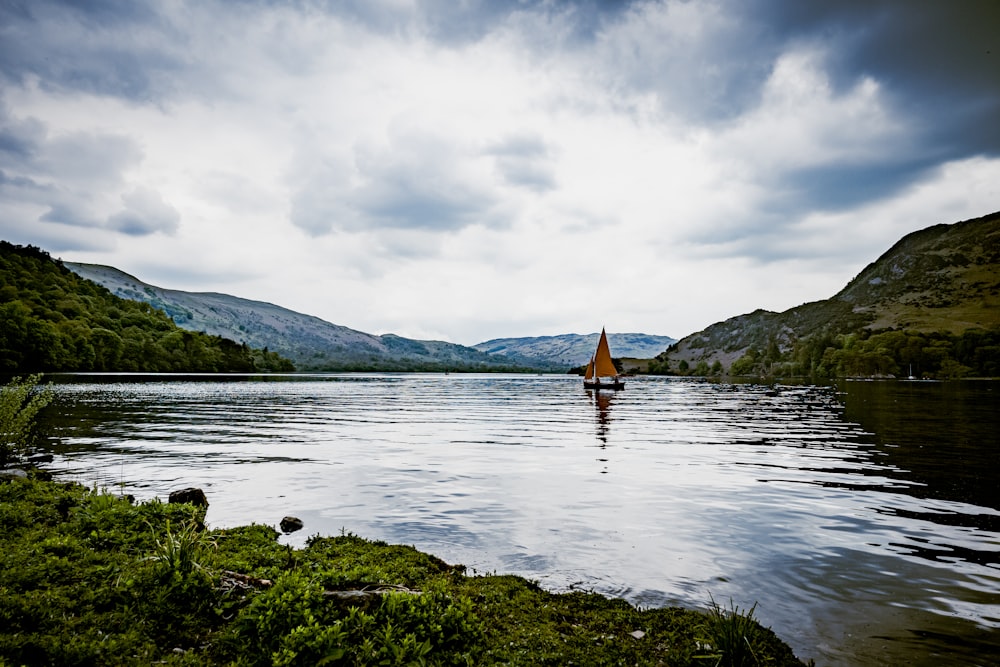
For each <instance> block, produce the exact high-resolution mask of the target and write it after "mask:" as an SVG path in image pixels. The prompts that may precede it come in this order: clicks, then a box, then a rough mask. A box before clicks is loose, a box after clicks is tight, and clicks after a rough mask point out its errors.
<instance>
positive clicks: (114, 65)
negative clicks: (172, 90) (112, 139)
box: [0, 0, 182, 101]
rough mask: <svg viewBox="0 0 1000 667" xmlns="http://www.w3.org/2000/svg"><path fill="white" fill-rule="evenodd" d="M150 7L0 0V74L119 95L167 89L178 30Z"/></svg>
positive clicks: (104, 0) (145, 96)
mask: <svg viewBox="0 0 1000 667" xmlns="http://www.w3.org/2000/svg"><path fill="white" fill-rule="evenodd" d="M152 7H153V5H147V4H146V3H141V2H139V3H137V2H128V1H126V0H121V1H117V0H98V1H95V2H89V1H86V2H85V1H80V2H71V1H61V2H60V1H51V0H30V1H23V2H16V1H15V2H2V3H0V73H2V75H3V77H4V78H6V79H7V80H8V81H11V82H15V83H24V82H25V81H26V80H27V79H28V78H30V77H38V81H39V83H40V85H41V86H43V87H45V88H52V89H62V90H79V91H84V92H88V93H97V94H101V95H112V96H116V97H123V98H127V99H136V100H146V101H148V100H154V99H158V98H160V97H162V95H164V94H165V93H166V92H167V88H168V87H169V84H168V83H167V79H166V78H165V77H164V76H163V75H164V74H166V73H172V72H175V71H177V70H178V69H180V67H181V64H182V60H181V58H180V57H179V56H178V55H177V54H178V53H179V50H178V48H177V47H178V43H179V42H180V41H181V40H180V35H179V34H178V33H177V31H175V30H174V29H173V28H171V27H170V25H169V23H168V22H167V21H165V20H164V19H162V18H161V17H160V16H158V15H157V14H156V13H155V12H154V11H153V9H152Z"/></svg>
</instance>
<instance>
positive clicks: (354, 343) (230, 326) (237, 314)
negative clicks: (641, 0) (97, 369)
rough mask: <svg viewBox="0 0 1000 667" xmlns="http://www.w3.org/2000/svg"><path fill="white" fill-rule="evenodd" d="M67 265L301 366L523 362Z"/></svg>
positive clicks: (177, 317)
mask: <svg viewBox="0 0 1000 667" xmlns="http://www.w3.org/2000/svg"><path fill="white" fill-rule="evenodd" d="M65 265H66V267H67V268H69V269H70V270H72V271H74V272H75V273H77V274H79V275H80V276H82V277H83V278H87V279H88V280H92V281H93V282H95V283H97V284H99V285H102V286H104V287H106V288H107V289H108V290H110V291H111V292H112V293H113V294H116V295H118V296H120V297H123V298H126V299H133V300H136V301H143V302H146V303H149V304H150V305H152V306H154V307H156V308H159V309H161V310H163V311H164V312H166V313H167V314H168V315H169V316H170V318H171V319H172V320H173V321H174V322H176V323H177V325H178V326H180V327H182V328H184V329H187V330H190V331H205V332H207V333H209V334H213V335H219V336H225V337H228V338H233V339H234V340H237V341H240V342H246V343H247V344H248V345H250V346H251V347H259V348H266V349H268V350H271V351H273V352H278V353H279V354H281V355H282V356H284V357H287V358H289V359H291V360H292V362H293V363H294V364H295V367H296V369H297V370H300V371H309V370H313V371H319V370H330V371H346V370H380V371H414V370H456V371H471V370H503V369H508V368H510V369H513V368H515V367H517V366H524V365H525V364H517V363H516V362H515V361H513V360H512V359H510V358H507V357H502V356H492V355H489V354H486V353H484V352H481V351H479V350H476V349H473V348H470V347H465V346H463V345H455V344H453V343H445V342H441V341H418V340H411V339H408V338H403V337H401V336H395V335H392V334H386V335H382V336H376V335H373V334H368V333H364V332H362V331H356V330H354V329H349V328H348V327H344V326H340V325H337V324H331V323H330V322H327V321H325V320H321V319H320V318H318V317H313V316H311V315H304V314H302V313H297V312H295V311H292V310H288V309H287V308H282V307H281V306H276V305H274V304H271V303H265V302H262V301H251V300H249V299H241V298H239V297H235V296H229V295H227V294H218V293H214V292H184V291H180V290H171V289H164V288H162V287H156V286H154V285H148V284H146V283H144V282H142V281H141V280H139V279H138V278H136V277H135V276H131V275H129V274H127V273H124V272H122V271H119V270H118V269H115V268H112V267H110V266H100V265H95V264H78V263H74V262H65ZM528 365H531V364H528ZM532 367H534V366H532Z"/></svg>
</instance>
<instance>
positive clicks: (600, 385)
mask: <svg viewBox="0 0 1000 667" xmlns="http://www.w3.org/2000/svg"><path fill="white" fill-rule="evenodd" d="M583 388H584V389H614V390H618V389H624V388H625V383H624V382H622V381H621V380H617V381H615V382H588V381H587V380H584V381H583Z"/></svg>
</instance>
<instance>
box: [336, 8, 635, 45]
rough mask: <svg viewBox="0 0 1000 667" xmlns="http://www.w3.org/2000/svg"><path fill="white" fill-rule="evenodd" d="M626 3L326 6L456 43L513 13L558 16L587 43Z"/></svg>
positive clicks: (389, 28) (382, 28)
mask: <svg viewBox="0 0 1000 667" xmlns="http://www.w3.org/2000/svg"><path fill="white" fill-rule="evenodd" d="M631 4H633V3H632V2H631V1H624V0H465V1H463V2H455V1H454V0H417V1H416V2H415V3H413V5H412V7H411V8H410V9H409V11H401V10H400V8H399V7H398V6H394V5H392V4H388V5H387V6H383V5H380V3H377V2H371V0H348V1H347V2H328V3H326V7H327V9H328V10H329V11H330V12H331V13H336V14H340V15H342V16H347V17H350V18H351V19H353V20H355V21H357V22H359V23H362V24H364V25H366V26H367V27H369V28H371V29H373V30H376V31H379V32H384V33H395V32H402V31H405V30H410V29H416V30H420V31H422V32H424V33H426V34H427V35H428V36H429V37H430V38H431V39H434V40H436V41H438V42H441V43H444V44H449V45H458V44H465V43H469V42H474V41H477V40H479V39H481V38H483V37H484V36H486V35H487V34H489V33H490V32H491V31H494V30H496V29H497V28H498V27H500V26H501V25H502V24H503V23H504V22H505V21H507V20H509V19H510V18H511V17H512V16H515V15H518V16H523V17H527V18H529V19H530V18H532V17H534V19H535V20H537V21H540V22H544V21H545V20H547V19H550V18H553V17H559V18H560V20H561V21H563V22H564V23H565V25H566V27H567V28H568V29H569V30H570V34H571V35H572V36H573V37H575V38H577V39H581V40H588V39H591V38H592V37H593V36H594V34H595V33H596V32H597V31H598V30H599V29H600V28H601V27H602V26H603V25H605V23H606V22H607V21H609V20H613V19H614V18H615V17H616V16H619V15H620V14H621V13H622V12H623V11H625V10H626V9H627V8H628V7H629V5H631ZM549 37H550V38H551V37H552V35H550V36H549Z"/></svg>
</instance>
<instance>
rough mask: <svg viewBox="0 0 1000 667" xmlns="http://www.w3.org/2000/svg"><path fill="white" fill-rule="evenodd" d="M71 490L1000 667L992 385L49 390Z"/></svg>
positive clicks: (853, 657)
mask: <svg viewBox="0 0 1000 667" xmlns="http://www.w3.org/2000/svg"><path fill="white" fill-rule="evenodd" d="M55 388H56V392H57V397H56V402H55V405H54V407H53V408H52V409H50V410H49V411H48V413H47V416H46V420H47V421H48V422H49V424H48V425H49V426H50V428H51V431H52V432H53V434H54V435H55V436H56V437H57V438H58V442H56V443H54V444H53V445H52V447H53V450H54V453H55V454H56V460H55V462H54V463H53V464H52V466H53V469H54V470H55V471H56V472H57V473H58V474H60V476H62V477H65V478H71V479H75V480H78V481H80V482H83V483H86V484H88V485H94V484H96V485H97V486H99V487H106V488H108V489H109V490H112V491H115V492H118V491H119V490H120V489H121V490H124V492H126V493H131V494H134V495H135V496H136V497H137V498H138V499H145V498H150V497H154V496H157V497H160V498H163V499H165V498H166V496H167V494H168V493H169V492H170V491H172V490H175V489H178V488H183V487H187V486H198V487H201V488H202V489H204V490H205V492H206V494H207V495H208V499H209V502H210V503H211V505H210V507H209V510H208V516H207V521H208V523H209V524H210V526H212V527H216V528H219V527H227V526H233V525H242V524H249V523H253V522H256V523H266V524H271V525H277V523H278V522H279V521H280V519H281V518H282V516H284V515H294V516H297V517H299V518H301V519H302V520H303V521H304V522H305V529H304V530H303V531H300V532H299V533H294V534H292V535H290V536H286V537H283V538H282V540H283V541H285V542H287V543H290V544H294V545H301V544H302V543H304V541H305V539H306V538H307V537H308V536H310V535H314V534H317V533H319V534H323V535H332V534H339V533H341V532H342V531H346V532H349V533H354V534H357V535H360V536H363V537H367V538H371V539H381V540H386V541H388V542H392V543H402V544H412V545H414V546H416V547H417V548H419V549H421V550H424V551H427V552H430V553H433V554H435V555H437V556H439V557H441V558H443V559H444V560H446V561H449V562H452V563H463V564H465V565H466V566H467V567H468V568H469V573H470V574H472V573H493V572H498V573H513V574H519V575H523V576H525V577H527V578H530V579H533V580H536V581H538V582H540V583H541V584H542V585H543V586H545V587H547V588H549V589H551V590H557V591H564V590H570V589H582V590H593V591H597V592H600V593H604V594H607V595H612V596H619V597H623V598H626V599H628V600H629V601H631V602H633V603H635V604H638V605H640V606H646V607H648V606H664V605H680V606H688V607H705V606H707V605H708V604H709V603H710V601H711V600H712V599H714V600H715V601H716V602H718V603H720V604H722V605H724V606H727V607H728V606H729V604H730V601H731V602H732V603H733V604H736V605H737V606H739V607H740V608H749V607H751V606H752V605H753V604H754V603H756V604H757V607H756V610H755V616H756V618H758V619H759V620H760V621H761V622H762V623H763V624H764V625H767V626H770V627H771V628H772V629H774V631H775V632H777V633H778V635H779V636H781V637H782V638H783V639H784V640H786V641H787V642H788V643H789V644H791V645H792V647H793V649H794V650H795V653H796V655H797V656H799V658H801V659H803V660H809V659H810V658H812V659H815V660H816V663H817V664H818V665H850V666H855V665H875V664H910V665H952V664H953V665H986V664H996V660H997V658H996V656H997V655H1000V500H998V498H997V496H998V495H1000V494H998V489H1000V466H998V465H997V463H996V456H997V452H998V451H1000V450H998V445H1000V423H998V422H1000V383H997V382H985V381H984V382H960V383H959V382H956V383H933V382H896V381H884V382H864V381H857V382H841V383H838V384H836V385H835V386H806V385H795V386H792V385H758V384H723V383H713V382H706V381H699V380H695V379H682V378H652V377H650V378H645V377H642V378H633V379H631V381H630V382H629V383H628V386H627V388H626V389H625V391H622V392H618V393H613V394H612V393H605V392H601V393H600V394H598V395H596V396H595V394H594V393H593V392H586V391H584V390H583V388H582V386H581V381H580V379H579V378H577V377H569V376H557V375H537V376H530V375H462V374H453V375H443V374H413V375H408V374H398V375H397V374H371V375H355V374H336V375H294V376H270V377H262V376H255V377H239V376H236V377H231V376H154V377H149V376H94V375H79V376H65V377H62V378H60V379H59V381H58V383H57V384H56V385H55Z"/></svg>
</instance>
